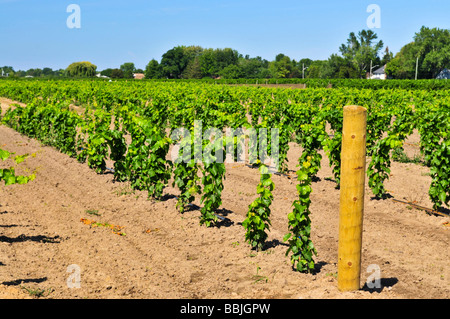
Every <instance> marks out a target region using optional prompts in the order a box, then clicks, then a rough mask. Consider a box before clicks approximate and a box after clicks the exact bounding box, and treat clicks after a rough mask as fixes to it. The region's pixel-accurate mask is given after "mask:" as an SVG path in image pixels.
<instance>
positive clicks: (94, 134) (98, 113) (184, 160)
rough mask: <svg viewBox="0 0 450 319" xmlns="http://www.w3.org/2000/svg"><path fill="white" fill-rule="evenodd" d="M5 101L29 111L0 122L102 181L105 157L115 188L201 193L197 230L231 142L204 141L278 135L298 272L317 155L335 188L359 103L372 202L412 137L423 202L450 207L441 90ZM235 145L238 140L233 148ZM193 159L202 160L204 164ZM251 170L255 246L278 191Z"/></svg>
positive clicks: (17, 95)
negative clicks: (418, 154) (293, 184)
mask: <svg viewBox="0 0 450 319" xmlns="http://www.w3.org/2000/svg"><path fill="white" fill-rule="evenodd" d="M0 96H5V97H9V98H11V99H15V100H18V101H21V102H23V103H26V104H27V107H20V106H16V107H15V108H14V109H10V110H8V111H7V112H6V114H5V116H4V117H3V119H2V123H4V124H6V125H8V126H10V127H12V128H14V129H16V130H17V131H19V132H21V133H23V134H26V135H28V136H30V137H33V138H36V139H39V140H41V141H42V142H43V143H44V144H47V145H51V146H54V147H56V148H57V149H59V150H60V151H61V152H63V153H66V154H68V155H70V156H73V157H76V158H77V159H78V160H79V161H80V162H87V164H88V165H89V167H91V168H92V169H95V170H96V171H97V172H98V173H102V172H103V171H104V170H105V169H106V161H107V160H111V161H113V162H114V178H115V179H116V180H118V181H130V183H131V185H132V187H133V188H135V189H139V190H145V191H147V192H148V194H149V197H152V198H156V199H161V197H162V196H163V190H164V188H165V187H166V186H167V185H168V182H169V180H170V179H171V178H173V185H174V186H177V187H178V188H179V191H180V194H179V195H178V203H177V207H178V209H179V211H180V212H183V211H184V210H185V208H186V206H187V205H188V204H189V203H190V202H192V201H193V200H194V199H195V195H197V194H198V195H201V204H202V208H201V217H200V223H201V224H205V225H207V226H210V225H213V224H215V223H216V222H217V215H216V211H217V209H218V208H219V207H220V206H221V205H222V200H221V193H222V191H223V179H224V178H225V165H224V164H223V162H221V161H217V160H216V159H217V157H220V158H225V155H226V152H227V145H228V142H230V141H229V140H226V139H224V140H222V139H217V138H216V139H214V138H210V137H211V134H209V133H211V132H216V133H217V132H218V133H219V134H220V133H222V132H224V131H225V130H226V129H227V128H232V129H239V128H245V129H266V130H270V129H273V128H277V129H278V130H279V132H280V134H279V136H278V142H279V144H278V151H279V155H280V156H279V158H280V163H279V164H280V165H279V167H280V172H285V171H286V170H287V167H288V166H287V152H288V150H289V143H290V142H296V143H298V144H300V145H301V147H302V154H301V157H300V158H299V160H298V164H299V165H298V166H299V167H300V168H299V170H298V171H297V176H298V185H297V190H298V195H299V198H298V200H296V201H294V203H293V205H292V207H293V211H292V212H291V213H289V214H288V225H289V231H290V233H289V234H288V235H286V236H285V240H286V241H288V243H289V249H288V250H287V254H289V253H291V261H292V264H293V265H295V266H296V269H297V270H299V271H311V270H312V269H313V268H314V261H313V257H312V256H313V255H314V254H315V253H316V252H315V248H314V245H313V244H312V242H311V241H310V239H309V238H310V230H311V229H310V219H309V214H310V211H309V204H310V194H311V192H312V187H311V183H312V180H313V179H314V176H315V174H317V172H318V170H319V169H320V162H321V159H322V155H321V152H320V150H321V149H324V150H325V153H326V154H327V156H328V159H329V162H330V165H331V166H332V167H333V174H334V177H335V180H336V182H337V187H339V181H340V178H339V177H340V147H341V140H342V134H341V130H342V108H343V106H344V105H349V104H358V105H361V106H364V107H366V108H367V109H368V131H367V150H368V155H369V156H370V161H369V167H368V170H367V175H368V179H369V186H370V187H371V189H372V191H373V193H374V195H375V196H377V197H383V196H385V195H386V189H385V188H384V181H385V180H386V179H387V178H389V172H390V168H389V167H390V163H391V160H392V159H391V153H392V150H393V149H395V148H399V147H402V145H403V142H404V140H405V139H406V138H407V137H408V136H409V135H410V134H411V133H412V132H413V130H417V131H418V132H419V133H420V136H421V150H422V152H423V154H424V156H425V160H426V165H428V166H429V167H430V173H431V175H432V184H431V185H430V191H429V195H430V198H431V200H432V201H433V203H434V208H435V209H438V208H439V207H442V205H444V204H447V205H448V202H449V199H450V193H449V190H450V187H449V178H448V177H449V167H450V165H449V159H450V156H449V155H450V142H449V135H448V132H449V128H450V127H449V121H448V118H449V115H450V99H449V97H448V95H447V94H446V91H430V92H427V91H421V90H400V89H378V90H364V89H363V90H359V89H355V88H341V89H333V90H329V89H322V88H317V89H308V90H289V89H273V88H264V89H263V88H258V87H230V86H219V85H207V84H199V83H196V82H167V83H166V82H153V81H152V82H135V81H130V82H117V83H116V82H99V81H66V82H64V81H56V83H55V82H51V81H49V82H43V81H26V82H24V81H16V82H15V81H0ZM73 104H75V105H81V106H82V107H83V108H84V112H83V113H82V114H77V113H76V112H74V111H72V110H71V108H73ZM195 123H201V126H200V127H198V126H196V125H195ZM180 127H183V128H185V129H186V131H187V136H190V138H187V139H186V138H184V139H183V138H181V137H178V138H174V135H173V132H174V131H176V130H177V129H179V128H180ZM214 129H215V130H216V131H214ZM196 131H197V132H199V134H200V136H201V137H204V136H207V137H208V138H206V139H202V143H201V144H200V145H198V144H197V145H196V144H195V141H194V140H193V139H192V137H194V138H195V132H196ZM260 132H261V131H260ZM262 132H264V131H262ZM213 135H214V134H213ZM127 138H128V139H129V141H128V142H127ZM271 138H272V137H271V136H269V134H268V136H267V145H268V154H267V155H271V152H272V149H271ZM224 141H225V142H226V143H225V142H224ZM231 142H232V143H234V144H233V145H235V144H236V143H237V141H236V139H234V140H232V141H231ZM176 143H181V144H180V145H179V146H180V151H181V149H183V150H186V149H188V150H190V151H189V152H187V153H183V152H180V153H179V155H180V156H181V157H179V158H178V160H176V161H171V160H169V159H168V155H169V149H170V147H171V146H173V145H174V144H176ZM196 152H200V154H201V155H202V157H201V161H200V162H199V161H197V159H198V158H196V157H195V154H196ZM193 155H194V156H193ZM233 156H237V154H233ZM258 156H259V155H256V157H257V159H259V160H263V159H262V158H258ZM258 166H259V168H260V173H261V181H260V183H259V185H258V186H257V193H258V195H259V198H258V199H256V200H255V201H254V202H253V203H251V204H250V205H249V211H248V214H247V219H246V220H245V222H244V223H243V225H244V226H245V228H246V231H247V232H246V240H247V241H248V242H249V243H250V244H251V245H252V246H253V247H255V248H257V249H261V248H262V247H263V245H264V242H265V239H266V238H267V235H266V230H268V229H269V226H270V204H271V201H272V194H271V192H272V190H273V188H274V187H275V185H274V184H273V182H272V181H271V174H270V173H268V171H267V167H265V165H263V164H259V165H258ZM199 173H201V178H200V177H199Z"/></svg>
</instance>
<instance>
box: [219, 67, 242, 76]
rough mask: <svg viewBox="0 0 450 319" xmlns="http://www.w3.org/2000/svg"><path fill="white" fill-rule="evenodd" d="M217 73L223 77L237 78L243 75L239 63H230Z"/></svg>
mask: <svg viewBox="0 0 450 319" xmlns="http://www.w3.org/2000/svg"><path fill="white" fill-rule="evenodd" d="M219 75H220V77H222V78H224V79H239V78H242V77H243V76H244V72H243V71H242V68H241V67H240V66H239V65H235V64H230V65H228V66H226V67H224V68H223V69H222V70H220V71H219Z"/></svg>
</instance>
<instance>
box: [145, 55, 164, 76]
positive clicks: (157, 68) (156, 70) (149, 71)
mask: <svg viewBox="0 0 450 319" xmlns="http://www.w3.org/2000/svg"><path fill="white" fill-rule="evenodd" d="M144 74H145V78H146V79H159V78H161V77H162V71H161V65H160V64H159V63H158V61H156V60H155V59H152V60H151V61H150V62H149V63H148V64H147V66H146V67H145V72H144Z"/></svg>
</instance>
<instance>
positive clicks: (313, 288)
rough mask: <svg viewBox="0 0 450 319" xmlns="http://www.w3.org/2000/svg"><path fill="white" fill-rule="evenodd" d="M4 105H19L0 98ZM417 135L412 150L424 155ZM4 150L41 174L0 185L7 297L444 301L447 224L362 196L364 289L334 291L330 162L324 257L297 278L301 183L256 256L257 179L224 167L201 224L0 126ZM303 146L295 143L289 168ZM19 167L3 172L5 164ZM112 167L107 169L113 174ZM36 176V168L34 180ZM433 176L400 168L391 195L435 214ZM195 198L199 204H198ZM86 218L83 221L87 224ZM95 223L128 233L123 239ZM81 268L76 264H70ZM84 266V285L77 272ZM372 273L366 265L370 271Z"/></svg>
mask: <svg viewBox="0 0 450 319" xmlns="http://www.w3.org/2000/svg"><path fill="white" fill-rule="evenodd" d="M0 103H1V104H2V107H3V108H4V107H5V106H6V105H7V104H10V103H11V101H9V100H7V99H1V101H0ZM417 142H418V136H417V135H413V136H411V137H410V139H409V140H408V143H407V144H406V153H407V154H408V155H410V156H412V155H413V154H414V153H418V147H417ZM0 148H2V149H6V150H8V151H10V152H16V154H17V155H21V154H26V153H28V154H33V153H35V155H36V156H35V157H29V158H28V159H27V160H26V161H25V162H24V163H22V164H21V165H20V169H19V170H18V171H17V172H18V173H24V174H28V173H30V172H32V171H33V170H37V173H36V179H35V180H34V181H32V182H30V183H29V184H27V185H12V186H7V187H5V186H4V185H3V184H2V185H1V186H0V298H14V299H21V298H38V297H39V298H56V299H81V298H89V299H99V298H101V299H104V298H132V299H140V298H151V299H159V298H162V299H167V298H175V299H179V298H203V299H209V298H218V299H222V298H230V299H238V298H245V299H247V298H271V299H276V298H287V299H294V298H314V299H317V298H321V299H328V298H333V299H334V298H343V299H405V298H407V299H428V298H431V299H442V298H444V299H448V298H449V297H450V293H449V276H450V273H449V266H448V261H449V249H448V247H449V227H448V225H449V224H448V223H449V221H450V218H448V217H444V216H437V215H430V214H427V213H426V212H424V211H422V210H418V209H415V208H411V207H410V206H408V205H405V204H402V203H398V202H395V201H393V199H392V198H389V199H385V200H374V199H373V198H372V193H371V191H370V189H369V188H368V186H367V181H366V195H365V211H364V229H363V248H362V250H363V251H362V268H361V269H362V271H361V287H362V289H360V290H359V291H355V292H345V293H342V292H339V290H338V289H337V247H338V219H339V190H337V189H336V188H335V182H334V181H333V179H332V178H331V177H332V172H331V169H330V167H329V165H328V159H327V157H326V156H325V155H324V157H323V161H322V169H321V170H320V171H319V174H318V176H319V178H320V179H319V180H318V181H316V182H315V183H314V184H313V193H312V195H311V199H312V204H311V207H310V208H311V212H312V214H311V220H312V241H313V243H314V245H315V247H316V249H317V251H318V255H317V256H316V257H315V261H316V270H315V272H314V273H313V274H302V273H298V272H295V271H293V269H292V267H291V265H290V261H289V257H286V256H285V252H286V249H287V246H286V244H285V243H284V242H283V239H282V238H283V236H284V235H285V234H286V233H287V214H288V213H289V212H290V211H291V203H292V202H293V200H295V199H296V196H297V195H296V194H297V193H296V189H295V185H296V183H295V180H292V179H289V178H287V177H286V176H278V175H274V176H273V181H274V183H275V190H274V192H273V193H274V201H273V204H272V206H271V208H272V212H271V220H272V227H271V230H270V232H269V238H268V240H269V242H268V247H267V248H266V249H265V250H264V251H260V252H256V251H253V250H251V249H250V246H249V245H248V244H247V243H246V242H245V241H244V234H245V230H244V228H243V227H242V225H241V222H242V221H243V220H244V219H245V215H246V212H247V208H248V205H249V204H250V203H251V202H252V201H253V200H254V199H255V198H256V185H257V184H258V181H259V175H258V171H257V170H255V169H252V168H250V167H247V166H245V165H243V164H236V163H235V164H228V165H227V173H226V180H225V189H224V192H223V205H222V207H221V208H222V210H221V211H220V212H219V214H221V215H222V216H225V217H226V218H228V221H226V222H222V223H221V224H219V226H218V227H211V228H207V227H204V226H200V225H199V216H200V211H199V210H198V209H195V208H194V209H192V210H190V211H187V212H185V213H184V214H180V213H178V212H177V210H176V208H175V204H176V199H175V198H171V196H170V195H178V190H177V189H176V188H172V187H167V189H166V190H165V193H166V194H167V195H169V196H167V197H168V199H167V200H164V201H160V202H156V201H151V200H148V199H147V197H146V193H144V192H138V191H132V190H131V189H130V188H129V187H128V186H127V184H126V183H114V182H113V176H112V174H103V175H98V174H96V173H95V172H94V171H93V170H91V169H89V168H88V167H87V165H86V164H80V163H78V162H77V161H76V159H73V158H70V157H68V156H66V155H63V154H61V153H59V152H58V151H56V150H54V149H52V148H51V147H46V146H42V145H41V144H40V143H39V142H38V141H36V140H33V139H29V138H27V137H24V136H21V135H20V134H19V133H17V132H15V131H13V130H11V129H9V128H7V127H4V126H0ZM299 154H300V150H299V147H298V146H296V145H294V144H291V149H290V151H289V154H288V158H289V163H290V164H289V166H290V169H292V170H295V168H296V167H295V166H296V161H297V159H298V157H299ZM8 164H10V165H11V164H12V163H11V162H9V161H8V162H5V163H0V167H6V166H7V165H8ZM109 167H111V166H109ZM26 169H29V171H26ZM427 173H428V169H427V168H426V167H423V166H420V165H418V164H412V163H397V162H394V163H393V164H392V174H391V177H390V180H389V181H387V183H386V188H387V189H388V190H389V192H390V194H391V195H392V196H393V197H394V198H395V199H399V200H403V201H411V202H415V203H417V204H419V205H422V206H425V207H429V208H431V207H432V204H431V202H430V200H429V198H428V194H427V193H428V187H429V183H430V177H429V176H428V174H427ZM199 199H200V198H199V197H198V198H197V200H196V202H195V204H197V205H200V203H199ZM83 220H84V221H85V222H83ZM87 220H89V221H95V222H98V223H103V224H113V225H118V226H122V227H123V228H122V229H121V230H120V232H122V233H124V234H123V235H122V236H121V235H119V234H117V233H114V232H113V231H112V230H111V229H110V228H107V227H101V226H98V227H93V225H92V224H91V225H89V224H88V222H87ZM74 265H76V266H74ZM369 265H377V266H378V267H379V269H380V274H381V288H373V289H370V288H369V287H368V286H367V284H366V281H367V280H368V279H369V281H370V280H371V279H370V278H371V277H370V276H371V275H372V274H373V273H372V272H371V271H369V272H367V269H368V267H369ZM74 267H75V268H78V267H79V268H78V269H79V270H80V272H79V273H78V274H79V277H77V278H79V284H80V285H79V287H77V286H76V285H75V286H74V282H73V281H71V279H72V278H74V277H76V276H75V274H76V273H74V272H73V269H74ZM369 269H370V268H369Z"/></svg>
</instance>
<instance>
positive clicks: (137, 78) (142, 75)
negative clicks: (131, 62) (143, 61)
mask: <svg viewBox="0 0 450 319" xmlns="http://www.w3.org/2000/svg"><path fill="white" fill-rule="evenodd" d="M133 77H134V78H135V79H136V80H142V79H143V78H145V74H144V73H133Z"/></svg>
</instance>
